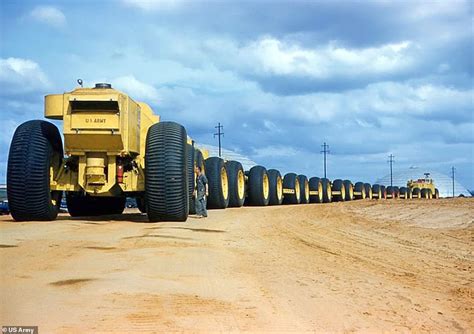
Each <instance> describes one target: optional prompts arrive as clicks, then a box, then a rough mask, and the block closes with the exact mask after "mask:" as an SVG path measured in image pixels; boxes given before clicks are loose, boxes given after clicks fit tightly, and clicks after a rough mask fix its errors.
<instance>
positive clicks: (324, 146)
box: [321, 142, 331, 179]
mask: <svg viewBox="0 0 474 334" xmlns="http://www.w3.org/2000/svg"><path fill="white" fill-rule="evenodd" d="M321 147H322V148H323V150H322V151H321V153H324V178H325V179H326V178H327V174H326V155H327V154H329V153H331V152H330V151H329V145H328V144H326V142H324V144H323V145H321Z"/></svg>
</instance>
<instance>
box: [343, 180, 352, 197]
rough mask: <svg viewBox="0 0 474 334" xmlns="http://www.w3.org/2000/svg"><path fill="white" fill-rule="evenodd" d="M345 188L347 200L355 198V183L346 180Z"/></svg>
mask: <svg viewBox="0 0 474 334" xmlns="http://www.w3.org/2000/svg"><path fill="white" fill-rule="evenodd" d="M343 182H344V189H345V190H346V198H345V200H346V201H353V200H354V185H353V184H352V182H351V181H350V180H344V181H343Z"/></svg>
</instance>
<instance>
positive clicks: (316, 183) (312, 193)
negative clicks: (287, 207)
mask: <svg viewBox="0 0 474 334" xmlns="http://www.w3.org/2000/svg"><path fill="white" fill-rule="evenodd" d="M308 184H309V202H310V203H322V202H323V200H324V199H323V184H322V182H321V179H320V178H319V177H312V178H310V179H309V181H308Z"/></svg>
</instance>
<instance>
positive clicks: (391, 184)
mask: <svg viewBox="0 0 474 334" xmlns="http://www.w3.org/2000/svg"><path fill="white" fill-rule="evenodd" d="M393 158H395V156H394V155H393V154H391V153H390V155H389V156H388V159H389V160H388V162H389V163H390V187H393V163H394V162H395V160H393Z"/></svg>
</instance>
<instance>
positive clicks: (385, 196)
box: [380, 185, 387, 199]
mask: <svg viewBox="0 0 474 334" xmlns="http://www.w3.org/2000/svg"><path fill="white" fill-rule="evenodd" d="M380 191H381V193H382V197H381V198H382V199H387V188H386V187H385V186H384V185H381V186H380Z"/></svg>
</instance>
